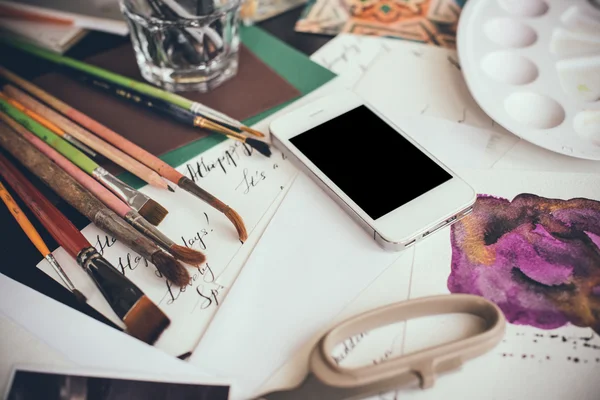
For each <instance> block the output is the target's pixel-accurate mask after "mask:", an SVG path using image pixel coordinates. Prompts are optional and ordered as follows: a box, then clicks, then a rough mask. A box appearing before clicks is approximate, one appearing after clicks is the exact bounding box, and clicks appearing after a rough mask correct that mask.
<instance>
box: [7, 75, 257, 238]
mask: <svg viewBox="0 0 600 400" xmlns="http://www.w3.org/2000/svg"><path fill="white" fill-rule="evenodd" d="M0 75H2V76H4V77H6V78H8V79H9V80H11V81H12V82H14V83H16V84H18V85H19V86H21V87H22V88H23V89H25V90H27V91H28V92H29V93H31V94H33V95H35V96H36V97H37V98H38V99H40V100H42V101H43V102H45V103H46V104H49V105H51V106H52V107H53V108H54V109H55V110H58V111H59V112H61V113H62V114H63V115H66V116H67V117H69V118H70V119H72V120H73V121H75V122H77V123H78V124H80V125H81V126H83V127H84V128H86V129H88V130H89V131H91V132H93V133H95V134H96V135H98V136H99V137H101V138H102V139H104V140H106V141H107V142H109V143H110V144H112V145H113V146H115V147H117V148H118V149H120V150H121V151H123V152H125V153H127V154H129V155H130V156H131V157H133V158H135V159H136V160H138V161H139V162H141V163H142V164H144V165H146V166H147V167H149V168H150V169H152V170H154V171H156V172H157V173H158V174H159V175H160V176H162V177H163V178H165V179H167V180H169V181H170V182H172V183H174V184H176V185H178V186H179V187H180V188H181V189H183V190H185V191H187V192H189V193H191V194H192V195H194V196H196V197H198V198H200V199H201V200H203V201H205V202H206V203H208V204H210V206H211V207H214V208H216V209H217V210H219V211H220V212H222V213H223V214H225V216H226V217H227V218H228V219H229V220H230V221H231V222H232V223H233V225H234V226H235V228H236V230H237V232H238V236H239V238H240V240H241V241H242V242H244V241H245V240H246V239H247V238H248V234H247V231H246V227H245V225H244V221H243V220H242V217H241V216H240V215H239V214H238V213H237V212H236V211H235V210H234V209H232V208H230V207H229V206H228V205H226V204H225V203H223V202H222V201H220V200H219V199H217V198H216V197H214V196H213V195H212V194H210V193H209V192H207V191H206V190H204V189H202V188H201V187H200V186H198V185H196V184H195V183H194V181H192V180H191V179H189V178H188V177H186V176H185V175H183V174H182V173H181V172H179V171H177V170H176V169H175V168H173V167H171V166H170V165H169V164H167V163H166V162H164V161H162V160H161V159H160V158H158V157H156V156H155V155H153V154H151V153H150V152H148V151H146V150H144V149H142V148H141V147H139V146H138V145H136V144H135V143H133V142H131V141H130V140H127V139H126V138H124V137H123V136H121V135H119V134H118V133H116V132H115V131H113V130H111V129H109V128H108V127H106V126H104V125H102V124H101V123H99V122H98V121H96V120H94V119H92V118H90V117H88V116H87V115H85V114H84V113H82V112H81V111H78V110H76V109H75V108H73V107H71V106H69V105H68V104H66V103H64V102H63V101H61V100H60V99H58V98H56V97H54V96H52V95H51V94H49V93H48V92H46V91H44V90H42V89H41V88H40V87H38V86H36V85H34V84H32V83H30V82H27V81H25V80H23V79H21V78H19V77H18V76H16V75H14V74H13V73H11V72H10V71H7V70H6V69H3V68H2V67H0ZM138 212H139V210H138Z"/></svg>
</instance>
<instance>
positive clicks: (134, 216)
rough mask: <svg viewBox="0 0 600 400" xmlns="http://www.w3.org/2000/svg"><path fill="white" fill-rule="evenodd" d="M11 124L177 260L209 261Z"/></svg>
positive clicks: (54, 151)
mask: <svg viewBox="0 0 600 400" xmlns="http://www.w3.org/2000/svg"><path fill="white" fill-rule="evenodd" d="M9 126H10V127H11V128H12V129H14V130H15V131H16V132H17V133H19V134H20V135H21V136H23V137H24V138H25V139H26V140H27V141H28V142H29V143H31V144H32V145H33V146H35V148H36V149H38V150H39V151H41V152H42V153H44V155H46V157H48V158H49V159H51V160H52V161H54V162H55V163H56V164H57V165H58V166H59V167H61V168H62V169H63V170H64V171H65V172H66V173H68V174H69V175H71V177H73V178H74V179H75V180H76V181H77V182H78V183H80V184H81V185H82V186H83V187H85V188H86V189H87V190H89V191H90V192H92V193H93V194H94V195H95V196H96V197H97V198H98V199H99V200H100V201H101V202H103V203H104V204H105V205H106V206H107V207H108V208H110V209H111V210H113V211H114V212H115V213H116V214H117V215H118V216H119V217H121V218H123V219H124V220H125V221H127V222H128V223H129V224H130V225H131V226H133V227H134V228H135V229H137V230H138V231H139V232H141V233H143V234H144V235H146V236H147V237H149V238H150V239H152V240H154V241H155V242H156V243H158V244H159V245H160V246H162V247H163V248H164V249H165V250H167V251H168V252H169V253H171V254H172V255H173V256H174V257H175V258H176V259H178V260H180V261H183V262H186V263H188V264H191V265H195V266H198V265H200V264H202V263H203V262H204V261H205V260H206V257H205V256H204V254H202V253H201V252H199V251H196V250H193V249H190V248H188V247H183V246H180V245H178V244H176V243H175V242H173V241H172V240H171V239H169V238H168V237H167V236H166V235H165V234H163V233H162V232H161V231H159V230H158V229H157V228H156V227H154V226H153V225H152V224H150V223H149V222H148V221H146V219H145V218H144V217H142V216H141V215H140V214H139V213H138V212H137V211H135V210H134V209H132V208H131V207H129V205H127V204H125V203H124V202H122V201H121V200H120V199H119V198H118V197H117V196H115V195H114V194H113V193H112V192H111V191H109V190H108V189H106V188H105V187H104V186H102V185H101V184H99V183H98V182H97V181H95V180H94V179H93V178H91V177H90V176H89V175H88V174H86V173H85V172H83V171H82V170H80V169H79V168H77V166H76V165H75V164H73V163H72V162H70V161H69V160H67V159H66V158H65V157H63V156H62V155H61V154H60V153H58V152H57V151H56V150H54V149H53V148H52V147H50V146H49V145H47V144H46V143H45V142H44V141H43V140H41V139H40V138H38V137H37V136H35V135H34V134H33V133H31V132H29V131H28V130H27V129H26V128H25V127H24V126H22V125H19V124H17V123H16V122H13V123H10V124H9Z"/></svg>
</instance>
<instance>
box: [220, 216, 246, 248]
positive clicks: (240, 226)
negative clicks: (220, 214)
mask: <svg viewBox="0 0 600 400" xmlns="http://www.w3.org/2000/svg"><path fill="white" fill-rule="evenodd" d="M224 213H225V216H226V217H227V218H228V219H229V220H230V221H231V222H232V223H233V226H235V229H236V230H237V233H238V236H239V237H240V241H241V242H242V243H244V242H245V241H246V239H248V232H247V231H246V226H245V225H244V220H243V219H242V217H241V216H240V214H238V213H237V212H235V210H234V209H232V208H230V207H227V209H226V210H225V211H224Z"/></svg>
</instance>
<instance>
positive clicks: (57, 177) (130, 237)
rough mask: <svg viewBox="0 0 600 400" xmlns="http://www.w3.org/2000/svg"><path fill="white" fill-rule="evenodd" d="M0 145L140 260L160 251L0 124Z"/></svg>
mask: <svg viewBox="0 0 600 400" xmlns="http://www.w3.org/2000/svg"><path fill="white" fill-rule="evenodd" d="M0 145H2V147H4V148H5V149H6V150H8V151H9V152H10V153H11V154H12V155H13V156H14V157H15V158H16V159H18V160H19V161H20V162H21V164H23V165H24V166H25V167H26V168H27V169H29V170H30V171H31V172H32V173H34V174H35V175H36V176H37V177H38V178H40V179H41V180H42V181H43V182H44V183H45V184H46V185H48V186H49V187H50V188H51V189H52V190H54V192H55V193H56V194H58V195H59V196H60V197H61V198H63V199H64V200H65V201H66V202H67V203H69V204H70V205H71V206H73V207H74V208H75V209H77V211H79V212H80V213H81V214H83V215H85V216H86V217H87V218H88V219H89V220H90V221H92V222H93V223H95V224H97V225H98V227H99V228H100V229H102V230H104V231H105V232H106V233H108V234H109V235H111V236H113V237H115V238H116V239H117V240H119V241H121V242H122V243H124V244H126V245H128V246H129V247H130V248H131V249H132V250H134V251H135V252H137V253H138V254H139V255H141V256H142V257H144V258H146V259H148V260H151V259H152V256H153V255H154V254H155V253H156V252H158V251H162V250H161V248H160V247H159V246H158V245H157V244H156V243H154V242H152V241H151V240H150V239H148V238H146V237H145V236H143V235H142V234H140V233H139V232H138V231H136V230H135V229H134V228H132V227H131V226H130V225H128V224H126V223H125V222H124V221H123V220H122V219H121V218H120V217H119V216H118V215H117V214H115V213H114V212H112V211H111V210H110V209H108V208H107V207H106V206H105V205H104V204H103V203H102V202H100V200H98V199H97V198H96V197H94V196H93V195H92V194H91V193H90V192H89V191H88V190H87V189H85V188H84V187H83V186H81V185H80V184H79V183H77V182H76V181H75V180H74V179H73V178H72V177H71V176H69V174H67V173H66V172H65V171H63V170H62V169H61V168H60V167H59V166H58V165H56V164H55V163H53V162H52V161H51V160H50V159H49V158H48V157H46V156H45V155H44V154H42V153H41V152H40V151H39V150H38V149H36V148H35V147H34V146H33V145H32V144H31V143H29V142H28V141H27V140H25V139H24V138H23V137H22V136H20V135H19V134H18V133H16V132H15V131H13V130H12V129H10V128H9V127H8V126H6V125H5V124H0ZM88 244H89V243H88ZM88 247H89V246H88Z"/></svg>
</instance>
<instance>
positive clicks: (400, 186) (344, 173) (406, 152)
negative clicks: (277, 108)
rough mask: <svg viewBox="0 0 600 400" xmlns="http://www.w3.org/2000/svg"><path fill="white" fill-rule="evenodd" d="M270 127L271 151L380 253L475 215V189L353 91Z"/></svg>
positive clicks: (321, 101) (317, 103)
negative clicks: (326, 198)
mask: <svg viewBox="0 0 600 400" xmlns="http://www.w3.org/2000/svg"><path fill="white" fill-rule="evenodd" d="M269 129H270V131H271V137H272V140H273V143H274V145H275V146H276V147H277V148H279V149H280V150H281V151H282V152H283V153H284V154H285V155H286V156H288V157H289V159H290V160H292V162H294V163H295V164H296V165H297V166H298V167H299V168H300V169H301V170H302V171H304V172H305V173H306V174H308V175H309V176H310V177H311V178H312V179H313V180H314V181H315V182H316V183H317V184H318V185H319V186H320V187H321V188H322V189H323V190H325V191H326V192H327V193H328V194H329V195H330V196H331V197H332V198H333V199H334V200H335V201H336V202H337V203H338V204H339V205H340V206H342V208H344V209H345V210H346V211H347V212H348V213H349V214H350V215H351V216H352V217H353V218H354V219H355V220H356V221H357V222H358V223H359V224H360V225H361V226H362V227H363V228H364V229H365V230H366V231H367V232H368V233H369V234H370V235H371V236H372V237H373V238H374V239H375V240H376V241H377V242H378V243H379V244H380V245H381V246H382V247H383V248H384V249H386V250H393V251H398V250H402V249H404V248H406V247H408V246H411V245H412V244H414V243H416V242H417V241H419V240H421V239H423V238H425V237H427V236H429V235H431V234H433V233H434V232H436V231H438V230H440V229H442V228H444V227H446V226H448V225H451V224H453V223H454V222H456V221H458V220H459V219H461V218H462V217H464V216H465V215H467V214H469V213H470V212H471V211H472V209H473V203H474V202H475V198H476V194H475V191H474V190H473V188H471V187H470V186H469V185H468V184H467V183H466V182H465V181H463V180H462V179H460V178H459V177H458V176H457V175H456V174H455V173H454V172H452V171H451V170H450V169H449V168H448V167H447V166H445V165H443V164H442V163H441V162H440V161H439V160H437V159H436V158H435V157H433V156H432V155H431V154H429V153H428V152H427V151H426V150H425V149H423V148H422V147H421V146H420V145H419V144H418V143H416V142H415V141H414V140H412V139H411V138H410V137H408V136H407V135H406V134H404V133H403V132H402V131H401V130H400V129H399V128H398V127H396V126H394V125H393V124H392V123H391V122H390V121H388V120H387V119H386V118H385V117H383V116H382V115H381V114H379V113H378V112H377V111H376V110H374V109H373V108H372V107H371V106H369V105H368V104H367V103H365V102H364V101H363V100H362V99H361V98H360V97H358V96H357V95H356V94H354V93H353V92H350V91H342V92H339V93H336V94H333V95H329V96H325V97H322V98H320V99H319V100H317V101H315V102H313V103H311V104H308V105H305V106H303V107H301V108H298V109H296V110H294V111H291V112H290V113H288V114H286V115H283V116H281V117H279V118H277V119H275V120H274V121H273V122H272V123H271V124H270V127H269Z"/></svg>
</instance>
